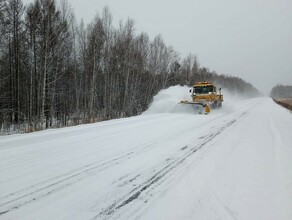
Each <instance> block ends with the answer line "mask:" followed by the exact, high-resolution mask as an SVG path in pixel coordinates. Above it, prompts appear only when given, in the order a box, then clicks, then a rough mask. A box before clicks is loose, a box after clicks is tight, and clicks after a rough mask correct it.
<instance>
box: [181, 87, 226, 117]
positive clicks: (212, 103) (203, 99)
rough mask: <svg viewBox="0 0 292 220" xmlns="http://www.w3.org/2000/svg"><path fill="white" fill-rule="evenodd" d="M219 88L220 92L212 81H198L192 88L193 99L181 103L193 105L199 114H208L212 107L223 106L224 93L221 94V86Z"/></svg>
mask: <svg viewBox="0 0 292 220" xmlns="http://www.w3.org/2000/svg"><path fill="white" fill-rule="evenodd" d="M218 90H219V92H217V88H216V86H215V85H214V84H213V83H211V82H206V81H205V82H197V83H196V84H194V85H193V87H192V88H191V89H190V94H191V97H192V101H180V103H181V104H189V105H193V106H194V108H195V110H196V111H197V112H198V113H199V114H208V113H209V112H210V111H211V109H215V108H220V107H221V106H222V102H223V95H222V94H221V88H219V89H218Z"/></svg>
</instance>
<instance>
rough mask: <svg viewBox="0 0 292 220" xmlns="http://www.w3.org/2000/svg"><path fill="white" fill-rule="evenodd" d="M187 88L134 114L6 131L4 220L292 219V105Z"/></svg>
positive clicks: (1, 153) (0, 143)
mask: <svg viewBox="0 0 292 220" xmlns="http://www.w3.org/2000/svg"><path fill="white" fill-rule="evenodd" d="M224 95H225V101H224V103H223V108H222V109H220V110H216V111H212V112H211V113H210V114H209V115H195V114H193V110H192V108H191V106H182V105H178V104H177V102H178V101H179V100H180V99H186V98H188V88H187V87H178V86H176V87H171V88H169V89H167V90H165V91H162V92H161V93H159V94H158V95H157V96H156V97H155V99H154V102H153V103H152V105H151V107H150V108H149V110H148V111H146V112H145V113H144V114H143V115H141V116H138V117H132V118H126V119H119V120H112V121H106V122H101V123H96V124H91V125H82V126H77V127H70V128H64V129H55V130H47V131H42V132H36V133H31V134H21V135H13V136H2V137H0V219H29V220H30V219H82V220H83V219H151V220H152V219H167V220H169V219H174V220H177V219H200V220H201V219H223V220H226V219H248V220H251V219H255V220H258V219H265V220H267V219H275V220H279V219H287V220H288V219H292V136H291V135H292V114H291V113H290V112H289V111H288V110H286V109H284V108H282V107H280V106H278V105H276V104H275V103H274V102H273V101H272V100H271V99H269V98H255V99H239V98H238V97H235V96H232V95H228V94H226V93H224Z"/></svg>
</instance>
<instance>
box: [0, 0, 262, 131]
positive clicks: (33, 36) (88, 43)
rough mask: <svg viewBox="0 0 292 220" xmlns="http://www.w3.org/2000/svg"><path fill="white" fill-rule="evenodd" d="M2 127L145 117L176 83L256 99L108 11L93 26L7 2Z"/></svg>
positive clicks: (48, 6) (47, 2)
mask: <svg viewBox="0 0 292 220" xmlns="http://www.w3.org/2000/svg"><path fill="white" fill-rule="evenodd" d="M0 1H1V2H0V30H1V34H0V126H1V131H2V132H3V130H5V129H7V128H10V129H11V128H13V129H20V130H25V131H33V130H40V129H45V128H49V127H59V126H66V125H69V124H79V123H88V122H93V121H97V120H106V119H112V118H118V117H126V116H132V115H137V114H139V113H141V112H142V111H144V110H145V109H146V108H147V107H148V105H149V103H150V102H151V100H152V97H153V96H154V95H155V94H156V93H157V92H158V91H159V90H161V89H164V88H167V87H169V86H171V85H177V84H181V85H191V84H192V83H194V82H195V81H200V80H212V81H215V82H217V83H218V84H220V85H221V86H222V87H223V88H229V89H230V90H232V91H237V92H238V93H246V94H248V95H250V96H253V95H256V94H258V92H257V90H256V89H255V88H254V87H253V86H252V85H251V84H249V83H246V82H245V81H243V80H242V79H240V78H237V77H230V76H226V75H218V74H216V73H215V72H210V71H209V70H208V68H205V67H200V65H199V63H198V60H197V58H196V57H195V56H193V55H189V56H188V57H186V58H184V59H182V58H181V57H180V56H179V54H178V53H177V52H176V51H175V50H174V49H173V48H172V47H169V46H167V45H165V43H164V41H163V39H162V37H161V36H157V37H155V38H154V39H153V40H150V39H149V37H148V35H147V34H146V33H141V34H136V33H135V31H134V22H133V21H132V20H130V19H128V20H127V21H126V22H124V23H122V22H120V25H119V27H114V26H113V25H112V16H111V14H110V12H109V9H108V8H104V9H103V12H102V14H101V15H97V16H96V17H95V19H94V20H93V21H92V22H91V23H90V24H89V25H88V26H85V25H84V24H83V22H81V23H80V24H77V23H76V21H75V18H74V14H73V12H72V11H71V9H70V5H68V3H66V2H62V3H61V4H60V5H57V4H56V2H55V1H54V0H35V1H34V2H33V3H31V4H29V5H27V6H24V5H23V3H22V1H21V0H0Z"/></svg>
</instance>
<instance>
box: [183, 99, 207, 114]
mask: <svg viewBox="0 0 292 220" xmlns="http://www.w3.org/2000/svg"><path fill="white" fill-rule="evenodd" d="M179 103H180V104H188V105H193V106H194V109H195V110H196V111H197V112H198V113H199V114H208V113H210V111H211V108H210V106H209V105H207V104H205V103H201V102H189V101H180V102H179Z"/></svg>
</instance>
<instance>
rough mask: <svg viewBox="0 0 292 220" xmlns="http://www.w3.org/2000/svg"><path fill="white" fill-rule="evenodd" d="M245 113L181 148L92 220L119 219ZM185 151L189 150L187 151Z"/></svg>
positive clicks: (244, 113)
mask: <svg viewBox="0 0 292 220" xmlns="http://www.w3.org/2000/svg"><path fill="white" fill-rule="evenodd" d="M247 113H248V111H246V112H243V113H241V114H240V115H239V117H238V119H233V120H231V121H229V122H227V123H225V124H224V126H222V127H220V128H219V129H217V130H216V131H215V132H213V133H212V134H209V135H206V136H204V137H201V142H200V143H199V144H197V145H195V146H191V145H192V144H189V145H187V146H183V147H181V148H180V150H183V151H186V153H185V154H183V156H181V157H178V158H176V159H174V160H168V161H167V162H168V164H167V165H165V166H164V167H162V168H161V169H159V170H158V171H156V172H155V173H154V174H153V175H152V176H151V177H149V178H148V179H147V180H145V181H144V182H142V183H141V184H139V185H138V186H137V187H134V189H132V190H131V191H130V192H128V193H127V194H126V195H123V196H121V197H120V198H119V199H115V201H114V202H113V203H112V204H110V205H109V206H107V207H105V208H104V209H102V210H101V211H100V212H99V213H98V214H97V215H96V216H94V218H93V219H94V220H95V219H99V218H105V219H107V218H112V217H113V216H114V215H118V217H117V218H119V217H121V216H120V215H119V213H117V212H118V211H121V210H122V209H126V207H127V206H128V205H130V204H131V203H133V202H134V201H135V200H137V199H138V198H139V197H140V196H141V194H142V193H143V192H146V191H147V193H149V192H151V191H152V190H153V189H154V188H156V187H158V186H159V185H161V184H162V183H163V182H164V181H166V180H167V178H168V177H169V176H170V175H171V174H172V173H174V172H175V171H176V170H177V169H178V168H180V167H181V166H183V164H184V162H185V161H186V160H188V159H190V158H191V157H192V156H193V154H195V153H196V152H197V151H199V150H200V149H202V148H203V147H204V146H206V145H207V144H208V143H209V142H211V141H212V140H214V139H215V138H216V137H218V136H219V135H220V134H221V133H222V132H223V131H224V130H225V129H227V128H228V127H230V126H232V125H233V124H235V123H236V122H237V121H238V120H239V119H240V118H242V117H244V116H245V115H246V114H247ZM187 149H189V150H188V151H187ZM150 194H151V193H150Z"/></svg>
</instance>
